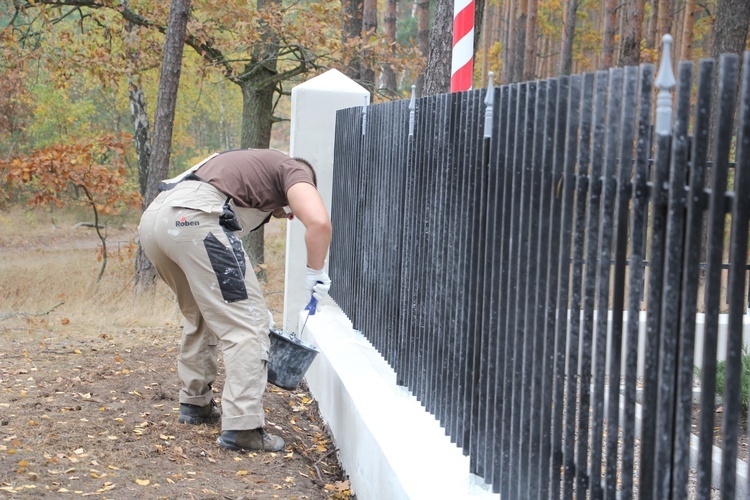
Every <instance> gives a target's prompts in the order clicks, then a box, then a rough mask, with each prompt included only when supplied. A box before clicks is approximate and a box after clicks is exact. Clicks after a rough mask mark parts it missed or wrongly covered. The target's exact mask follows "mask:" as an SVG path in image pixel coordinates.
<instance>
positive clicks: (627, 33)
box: [617, 0, 644, 67]
mask: <svg viewBox="0 0 750 500" xmlns="http://www.w3.org/2000/svg"><path fill="white" fill-rule="evenodd" d="M643 7H644V5H643V1H642V0H626V2H625V5H624V8H625V10H624V11H623V16H622V17H623V30H622V35H621V37H620V40H621V44H620V46H621V50H620V60H619V61H618V63H617V65H618V66H620V67H624V66H638V64H640V62H641V30H642V28H641V26H643Z"/></svg>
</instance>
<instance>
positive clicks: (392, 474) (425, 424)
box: [298, 299, 500, 500]
mask: <svg viewBox="0 0 750 500" xmlns="http://www.w3.org/2000/svg"><path fill="white" fill-rule="evenodd" d="M306 317H307V314H306V313H300V315H299V319H300V322H299V326H298V331H300V330H301V328H302V324H303V322H304V320H305V318H306ZM301 338H302V339H303V340H305V341H307V342H311V343H312V344H314V345H316V346H317V347H318V348H319V350H320V354H318V356H317V357H316V358H315V361H314V362H313V364H312V365H311V366H310V369H309V370H308V372H307V374H306V376H305V379H306V380H307V383H308V385H309V387H310V391H311V392H312V395H313V397H314V398H315V399H316V400H317V402H318V406H319V408H320V413H321V416H322V417H323V419H324V420H325V422H326V424H327V426H328V427H329V430H330V432H331V434H332V435H333V439H334V443H335V445H336V447H337V448H338V450H339V458H340V461H341V463H342V464H343V466H344V468H345V470H346V473H347V475H348V476H349V481H350V484H351V488H352V492H353V493H355V494H356V495H357V498H358V499H360V500H368V499H373V500H382V499H385V498H387V499H389V500H396V499H415V500H417V499H425V500H435V499H456V500H458V499H499V498H500V496H499V495H497V494H493V493H492V489H491V487H490V486H489V485H487V484H485V482H484V480H483V479H482V478H480V477H478V476H476V475H474V474H471V473H470V472H469V457H467V456H464V455H463V453H462V452H461V450H460V449H459V448H458V447H457V446H456V445H455V444H453V443H451V442H450V439H449V438H448V436H446V434H445V430H444V429H443V428H441V427H440V425H439V423H438V421H437V420H436V419H435V418H434V417H433V416H432V415H430V414H429V413H427V412H426V411H425V409H424V407H423V406H422V405H421V404H420V403H419V402H418V401H417V399H416V398H415V397H414V396H413V395H411V394H410V393H409V392H408V390H407V389H405V388H404V387H399V386H397V385H396V373H395V372H394V371H393V369H391V367H390V366H389V365H388V363H386V361H385V360H384V359H383V357H382V356H381V355H380V354H379V353H378V352H377V351H376V350H375V348H374V347H373V346H372V345H371V344H370V343H369V341H367V339H365V338H364V337H363V336H362V334H361V333H359V332H358V331H356V330H354V329H353V328H352V324H351V322H350V321H349V319H348V318H347V317H346V316H345V315H344V313H343V312H341V310H340V309H339V308H338V306H336V305H335V304H334V303H333V301H331V300H330V299H326V301H325V302H323V303H321V305H320V308H319V310H318V312H317V314H315V315H314V316H311V317H310V319H309V320H308V321H307V324H306V326H305V330H304V331H303V332H302V336H301Z"/></svg>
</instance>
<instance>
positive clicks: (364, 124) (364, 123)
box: [362, 96, 370, 135]
mask: <svg viewBox="0 0 750 500" xmlns="http://www.w3.org/2000/svg"><path fill="white" fill-rule="evenodd" d="M369 104H370V100H369V99H368V98H367V96H365V105H364V106H362V135H365V130H366V129H367V106H368V105H369Z"/></svg>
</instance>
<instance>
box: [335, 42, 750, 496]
mask: <svg viewBox="0 0 750 500" xmlns="http://www.w3.org/2000/svg"><path fill="white" fill-rule="evenodd" d="M742 67H743V75H742V78H739V75H738V71H739V68H740V64H739V58H738V57H736V56H722V59H721V61H720V63H719V76H718V80H717V81H714V73H715V72H714V62H713V61H711V60H703V61H701V62H700V64H699V66H698V71H697V77H696V81H695V82H694V81H693V80H694V77H693V72H694V65H693V64H692V63H681V64H680V65H679V68H678V76H677V89H676V94H675V100H674V103H675V104H674V110H673V112H672V114H673V116H674V118H673V123H672V124H671V131H666V132H665V130H664V129H660V130H657V131H656V132H655V128H654V125H653V121H654V120H653V116H654V111H655V110H654V106H653V102H654V93H655V92H656V91H657V90H658V89H655V88H654V68H653V66H651V65H642V66H641V67H640V68H635V67H629V68H625V69H612V70H609V71H599V72H596V73H595V74H585V75H573V76H570V77H568V76H562V77H559V78H553V79H548V80H544V81H536V82H526V83H520V84H513V85H507V86H501V87H495V88H492V89H489V90H485V89H481V90H475V91H469V92H463V93H458V94H445V95H438V96H431V97H425V98H421V99H416V100H414V101H413V102H412V103H409V102H407V101H400V102H390V103H385V104H378V105H373V106H369V107H365V108H350V109H345V110H342V111H339V112H338V115H337V122H336V144H335V159H334V190H333V202H332V213H331V216H332V220H333V224H334V237H333V242H332V246H331V252H330V274H331V277H332V279H333V283H334V285H333V287H332V289H331V295H332V297H333V298H334V299H335V300H336V301H337V302H338V304H339V305H340V307H341V308H342V309H343V311H344V312H345V313H347V314H348V315H349V317H350V318H351V320H352V322H353V324H354V326H355V328H357V329H358V330H360V331H361V332H362V333H363V334H364V335H365V336H366V337H367V338H368V339H369V340H370V342H371V343H372V345H373V346H374V347H375V348H376V349H377V350H378V351H379V352H380V353H381V354H382V355H383V357H384V358H385V360H386V361H387V362H388V363H389V364H390V365H391V366H392V367H393V369H394V370H395V372H396V374H397V380H398V383H399V384H402V385H404V386H406V387H408V388H409V389H410V390H411V391H412V392H413V394H414V395H415V396H416V397H417V399H418V400H419V401H420V402H421V403H422V404H423V405H424V407H425V409H426V410H427V411H429V412H430V413H432V414H433V415H434V416H435V417H436V418H437V419H438V420H439V421H440V423H441V425H442V426H443V427H444V429H445V431H446V434H447V435H448V436H450V438H451V440H452V441H453V442H454V443H456V445H457V446H459V447H460V448H461V449H462V450H463V452H464V453H465V454H466V455H468V456H469V457H470V464H471V468H472V472H475V473H476V474H478V475H480V476H482V477H484V478H485V480H486V481H487V482H488V483H489V484H491V485H492V488H493V490H494V491H495V492H499V493H501V494H502V497H503V498H550V497H551V498H572V497H577V498H587V497H591V498H602V497H605V496H606V497H607V498H614V497H615V495H616V494H618V493H619V494H620V495H622V497H623V498H631V497H634V496H640V498H686V497H687V496H688V484H689V481H690V480H689V477H690V476H689V469H690V467H693V468H694V469H695V470H696V472H697V474H696V477H697V484H696V485H695V491H696V495H697V496H698V497H700V498H708V497H709V496H710V495H711V488H712V486H713V487H719V488H720V489H721V492H722V495H723V496H725V497H727V498H731V497H732V496H733V495H734V493H735V492H736V491H738V486H741V487H742V488H741V489H742V491H749V490H750V485H748V484H742V485H738V484H737V460H738V458H741V457H738V453H739V451H740V449H741V448H746V447H740V446H739V443H740V440H742V441H743V442H746V441H747V436H745V435H742V433H741V430H740V424H739V422H740V413H741V411H742V409H741V406H742V405H741V399H740V397H741V392H740V391H741V387H740V379H741V374H742V355H743V343H742V342H743V340H742V333H743V317H744V315H745V313H746V310H747V304H748V298H747V292H748V282H747V281H748V280H747V274H748V273H747V262H746V260H747V249H748V220H749V219H750V53H747V54H746V55H745V60H744V64H743V65H742ZM738 81H741V85H742V87H741V89H740V91H739V92H738V89H737V82H738ZM694 83H695V88H694ZM714 86H718V93H719V96H720V97H719V99H718V104H717V106H718V109H717V116H718V120H717V127H716V132H715V134H716V136H715V137H714V140H713V142H712V144H713V151H709V149H708V145H709V117H710V116H711V98H712V89H713V87H714ZM488 92H490V94H488ZM487 110H489V112H490V113H491V115H489V116H487V117H486V116H485V113H487ZM737 110H738V112H737ZM735 115H736V116H737V117H738V119H739V125H738V126H736V124H735V123H734V121H733V120H734V119H735ZM412 117H413V122H411V123H410V119H411V118H412ZM485 118H487V120H485ZM486 123H491V124H492V128H491V131H490V130H485V126H486ZM657 128H658V127H657ZM410 130H413V134H411V133H410ZM733 131H737V132H736V137H733ZM691 134H692V135H691ZM735 148H736V151H735V158H734V159H735V162H734V164H732V163H730V160H731V159H732V158H731V152H732V151H734V149H735ZM709 158H710V159H711V161H709ZM730 166H733V167H734V168H733V169H730ZM732 172H733V174H734V178H733V179H732V178H730V174H731V173H732ZM707 179H710V186H709V181H708V180H707ZM730 186H731V189H729V187H730ZM704 220H705V221H706V223H707V226H706V224H704ZM725 234H728V235H730V237H729V238H728V239H727V241H728V244H726V245H725ZM703 248H705V249H707V250H706V255H705V256H702V255H701V250H702V249H703ZM726 255H729V263H728V264H726V263H723V261H724V260H726ZM702 260H705V262H702ZM722 273H724V274H727V276H728V277H724V278H723V277H722ZM723 292H726V296H727V301H726V303H727V304H728V306H727V311H728V316H727V317H728V322H727V323H728V327H727V332H728V333H727V340H726V351H725V352H720V351H719V345H720V344H719V337H718V336H719V319H720V315H719V312H720V310H721V307H722V304H721V301H720V297H721V296H722V293H723ZM698 311H703V312H704V313H705V322H704V325H703V328H702V332H703V338H702V348H703V355H702V359H701V360H700V362H701V364H702V369H701V370H700V376H697V375H696V371H695V369H694V361H693V360H694V357H695V352H696V346H697V342H696V332H697V328H696V314H697V313H698ZM641 317H643V318H645V320H644V323H645V327H644V328H641V329H639V324H640V323H641V320H640V318H641ZM628 319H638V321H628ZM639 345H640V346H641V347H639ZM717 355H720V356H721V359H726V369H725V380H726V384H725V391H724V394H723V395H722V396H723V397H724V411H723V413H722V415H723V416H722V421H721V422H720V423H715V422H714V401H715V396H716V366H717ZM639 369H640V370H641V372H640V373H642V376H641V377H639V376H638V373H639ZM696 381H697V382H699V383H700V386H701V388H702V391H701V401H700V419H699V422H700V423H699V425H698V428H693V425H692V419H693V417H694V411H695V410H694V404H693V386H694V384H695V382H696ZM639 389H641V390H640V392H639ZM715 425H720V426H721V431H722V436H723V442H722V443H721V449H722V451H721V453H720V455H721V457H722V461H721V465H719V467H720V468H721V469H720V477H721V481H720V484H713V485H712V475H713V472H714V471H713V467H716V464H715V463H714V462H713V460H712V458H713V454H714V453H713V443H714V441H713V439H714V426H715ZM691 433H696V434H697V435H698V450H699V453H698V458H697V461H696V460H692V462H691V453H690V446H691V445H690V437H691ZM638 447H640V453H638V454H636V451H637V450H638ZM743 466H744V465H743Z"/></svg>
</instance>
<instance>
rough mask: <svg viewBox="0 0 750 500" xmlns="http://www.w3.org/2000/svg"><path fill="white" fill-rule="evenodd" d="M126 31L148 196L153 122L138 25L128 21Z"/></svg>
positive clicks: (140, 170) (143, 189)
mask: <svg viewBox="0 0 750 500" xmlns="http://www.w3.org/2000/svg"><path fill="white" fill-rule="evenodd" d="M123 5H125V6H126V7H127V6H128V2H127V0H123ZM125 31H126V32H127V36H126V44H125V47H126V48H125V55H126V57H127V59H128V62H129V65H128V100H129V102H130V115H131V116H132V118H133V129H134V138H135V152H136V154H137V155H138V186H139V188H140V193H141V196H146V188H147V187H148V169H149V165H150V163H151V124H150V123H149V119H148V112H147V110H146V96H145V95H144V93H143V89H142V88H141V75H140V71H139V70H138V69H137V67H136V65H137V63H138V60H139V59H140V56H141V54H140V51H139V50H137V49H135V48H134V47H137V45H138V44H137V40H138V27H137V26H136V25H134V24H133V23H131V22H130V21H127V22H126V23H125Z"/></svg>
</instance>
